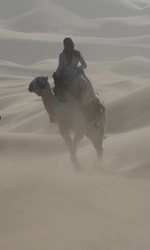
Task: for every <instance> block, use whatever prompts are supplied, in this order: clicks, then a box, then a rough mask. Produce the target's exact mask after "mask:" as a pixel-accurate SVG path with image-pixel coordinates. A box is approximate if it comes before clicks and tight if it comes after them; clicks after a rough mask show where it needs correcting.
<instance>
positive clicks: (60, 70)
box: [56, 54, 63, 75]
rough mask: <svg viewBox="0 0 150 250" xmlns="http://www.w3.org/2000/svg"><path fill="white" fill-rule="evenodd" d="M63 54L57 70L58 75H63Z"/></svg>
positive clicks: (60, 56)
mask: <svg viewBox="0 0 150 250" xmlns="http://www.w3.org/2000/svg"><path fill="white" fill-rule="evenodd" d="M62 59H63V58H62V54H60V55H59V63H58V68H57V70H56V74H57V75H61V73H62V69H63V60H62Z"/></svg>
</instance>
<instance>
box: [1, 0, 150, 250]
mask: <svg viewBox="0 0 150 250" xmlns="http://www.w3.org/2000/svg"><path fill="white" fill-rule="evenodd" d="M83 5H84V8H82V7H81V6H83ZM0 16H1V20H0V116H1V120H0V250H127V249H128V250H141V249H142V250H149V249H150V237H149V234H150V216H149V211H150V195H149V190H150V101H149V100H150V98H149V96H150V86H149V82H150V34H149V30H150V2H149V1H148V0H113V1H112V0H92V1H89V0H83V1H81V0H80V1H79V0H76V1H72V0H55V1H50V0H40V1H38V0H35V1H34V0H30V1H29V0H26V1H24V0H20V1H19V2H18V1H17V0H14V1H11V0H1V8H0ZM66 36H69V37H72V38H73V40H74V42H75V46H76V49H79V50H81V51H82V54H83V55H84V57H85V60H86V61H87V64H88V68H87V69H86V74H87V76H88V77H89V78H90V79H91V81H92V83H93V86H94V88H95V90H96V91H97V92H98V93H99V94H100V96H101V97H102V99H103V100H104V102H105V104H106V109H107V123H106V134H108V135H109V136H108V138H107V140H105V141H104V157H103V161H102V162H101V163H100V162H98V161H96V152H95V150H94V148H93V146H92V145H91V143H90V141H88V140H87V139H86V138H84V139H83V140H82V142H81V143H80V145H79V148H78V157H79V160H80V162H81V164H82V168H83V173H82V174H79V173H78V174H76V173H75V172H74V170H73V167H72V165H71V163H70V159H69V153H68V150H67V147H66V145H65V144H64V141H63V139H62V138H61V136H60V135H59V132H58V129H57V127H56V125H55V124H50V123H49V118H48V116H47V113H46V111H45V109H44V107H43V103H42V100H41V99H40V97H37V96H36V95H34V94H31V93H29V92H28V85H29V83H30V82H31V80H33V78H34V77H36V76H40V75H44V76H46V75H48V76H49V81H50V83H51V84H53V80H52V77H51V76H52V73H53V72H54V70H55V69H56V67H57V64H58V56H59V53H60V52H61V51H62V49H63V46H62V41H63V39H64V37H66Z"/></svg>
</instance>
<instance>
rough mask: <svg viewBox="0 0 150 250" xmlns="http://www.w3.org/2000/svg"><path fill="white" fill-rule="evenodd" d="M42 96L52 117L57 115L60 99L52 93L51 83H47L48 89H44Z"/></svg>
mask: <svg viewBox="0 0 150 250" xmlns="http://www.w3.org/2000/svg"><path fill="white" fill-rule="evenodd" d="M41 97H42V100H43V103H44V106H45V109H46V111H47V113H48V114H49V115H51V116H52V117H53V116H55V113H56V107H57V105H58V101H57V100H56V98H55V97H54V95H53V94H52V92H51V89H50V86H49V84H47V86H46V89H43V90H42V93H41Z"/></svg>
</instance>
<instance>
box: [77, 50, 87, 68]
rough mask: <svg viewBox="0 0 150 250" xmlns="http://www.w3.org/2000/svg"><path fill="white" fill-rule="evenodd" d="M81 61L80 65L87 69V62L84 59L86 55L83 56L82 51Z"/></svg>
mask: <svg viewBox="0 0 150 250" xmlns="http://www.w3.org/2000/svg"><path fill="white" fill-rule="evenodd" d="M79 62H80V63H81V66H80V67H82V69H86V68H87V64H86V62H85V60H84V57H83V56H82V54H81V53H80V57H79Z"/></svg>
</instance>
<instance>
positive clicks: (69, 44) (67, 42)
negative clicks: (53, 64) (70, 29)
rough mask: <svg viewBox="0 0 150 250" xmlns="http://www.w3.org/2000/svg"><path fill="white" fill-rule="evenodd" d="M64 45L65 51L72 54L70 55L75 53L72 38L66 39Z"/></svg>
mask: <svg viewBox="0 0 150 250" xmlns="http://www.w3.org/2000/svg"><path fill="white" fill-rule="evenodd" d="M63 44H64V49H65V51H67V52H70V53H71V52H73V50H74V43H73V41H72V39H71V38H69V37H66V38H65V39H64V41H63Z"/></svg>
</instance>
